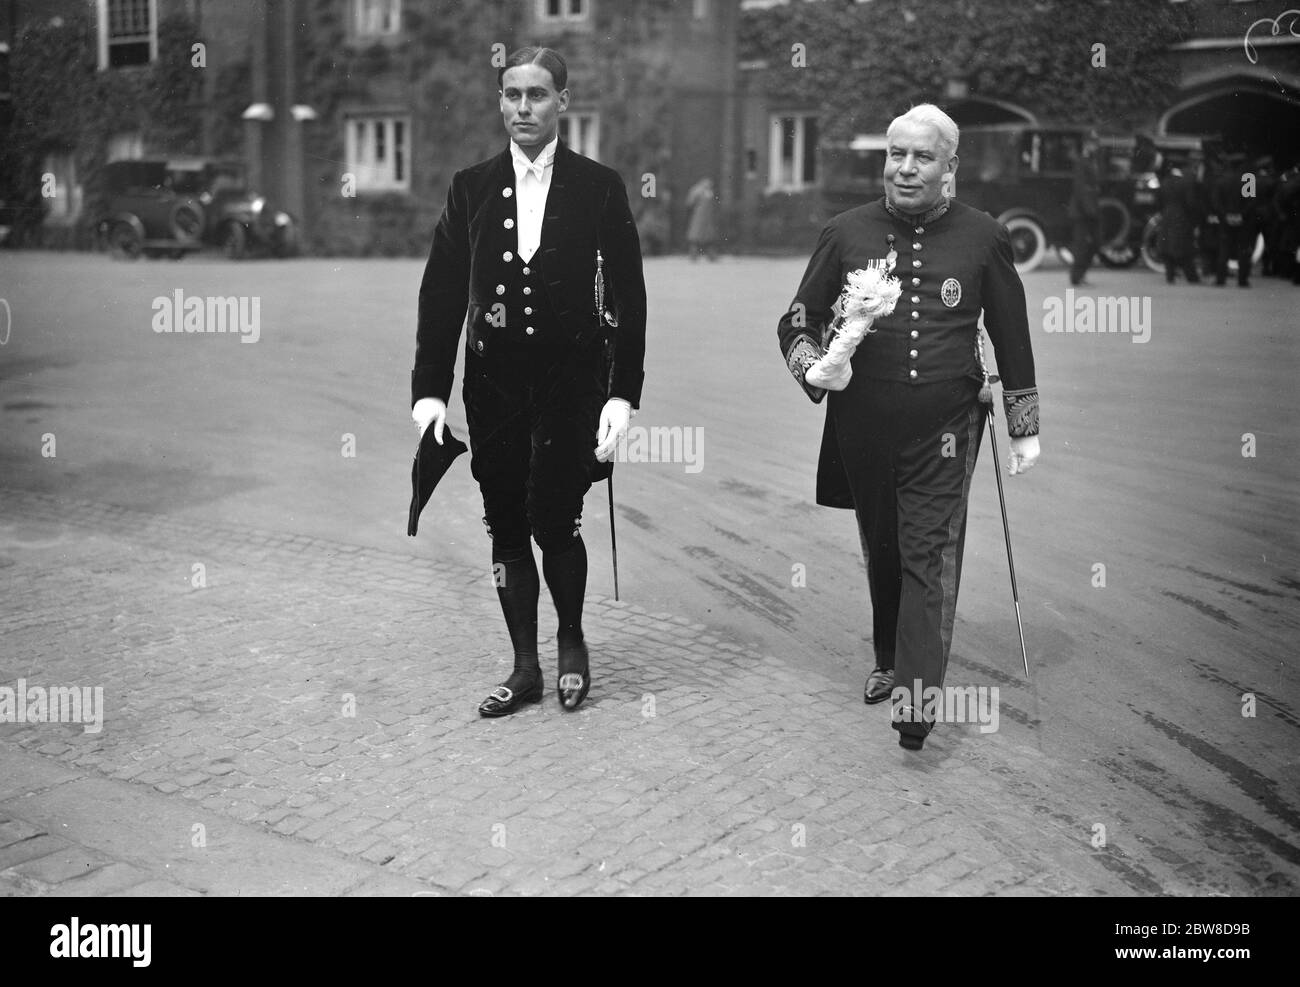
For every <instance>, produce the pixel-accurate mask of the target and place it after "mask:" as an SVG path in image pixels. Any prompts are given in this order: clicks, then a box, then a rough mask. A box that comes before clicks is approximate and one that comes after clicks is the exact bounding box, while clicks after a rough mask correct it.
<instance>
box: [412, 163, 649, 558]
mask: <svg viewBox="0 0 1300 987" xmlns="http://www.w3.org/2000/svg"><path fill="white" fill-rule="evenodd" d="M553 168H554V170H553V172H552V174H551V185H550V189H549V191H548V193H547V197H546V209H545V213H544V216H543V221H542V235H541V244H540V246H539V247H538V249H537V251H536V253H534V254H533V256H532V257H531V258H529V260H528V262H527V263H525V262H524V261H523V260H522V259H521V258H520V257H519V256H517V253H516V251H517V250H518V233H517V228H518V214H517V209H516V196H515V173H514V167H513V165H512V163H511V154H510V151H509V150H508V149H507V150H506V151H504V152H502V153H501V154H499V155H497V156H496V157H493V158H490V159H488V160H487V161H483V162H480V163H479V164H476V165H473V166H472V167H470V168H466V169H465V170H463V171H459V172H457V173H456V175H455V176H454V177H453V178H452V181H451V188H450V189H449V190H448V192H447V204H446V207H445V208H444V210H443V213H442V217H441V218H440V219H439V221H438V226H437V228H436V230H435V231H434V237H433V246H432V248H431V250H430V252H429V261H428V264H427V265H426V267H425V270H424V278H423V280H422V282H421V284H420V301H419V323H418V327H417V330H416V351H415V369H414V370H413V371H412V373H411V403H412V405H414V404H415V402H416V401H419V400H420V399H421V398H426V397H434V398H439V399H440V400H442V401H443V402H444V403H446V402H447V401H448V399H449V397H450V395H451V389H452V379H453V374H454V370H455V365H456V352H457V349H458V348H459V345H460V337H461V329H462V327H464V328H465V334H466V342H465V380H464V385H463V388H462V394H463V397H464V400H465V410H466V418H467V421H468V424H469V435H470V450H471V453H472V459H471V469H472V471H473V474H474V477H475V479H476V480H477V481H478V483H479V488H480V490H481V491H482V494H483V509H484V515H485V517H484V521H485V523H486V524H487V526H488V531H489V533H490V534H491V536H492V538H493V542H494V545H496V546H497V547H498V548H509V549H512V550H513V549H519V548H521V547H526V546H527V544H528V537H529V534H530V532H531V534H532V536H533V537H534V538H535V539H536V540H537V543H538V544H539V545H540V546H541V547H542V549H543V550H546V549H548V548H559V547H561V546H562V545H563V543H564V542H565V541H566V540H568V539H571V538H572V537H573V536H574V535H575V534H576V533H577V530H578V526H579V524H580V523H581V516H582V498H583V496H584V495H585V494H586V492H587V490H588V488H589V487H590V485H591V474H592V471H593V469H594V467H595V457H594V453H593V449H594V448H595V445H596V428H597V426H598V424H599V418H600V410H601V407H602V406H603V403H604V401H605V400H606V399H607V398H609V397H618V398H623V399H624V400H626V401H628V402H629V403H630V404H631V405H632V407H633V408H636V407H639V405H640V400H641V385H642V381H643V378H644V373H643V370H642V365H643V362H644V356H645V320H646V302H645V281H644V279H643V276H642V271H641V248H640V243H639V241H638V239H637V233H636V225H635V223H634V222H633V219H632V213H631V210H630V208H629V206H628V200H627V192H626V190H625V188H624V186H623V181H622V179H621V178H620V177H619V175H618V173H617V172H615V171H614V170H613V169H611V168H607V167H605V166H603V165H600V164H597V163H596V162H594V161H592V160H590V159H588V158H584V157H582V156H581V155H578V154H575V153H574V152H573V151H571V150H570V149H569V148H568V147H566V146H565V145H564V143H563V142H561V143H559V144H558V145H557V147H556V151H555V161H554V164H553ZM598 250H599V251H600V253H601V256H602V258H603V271H604V276H605V279H606V281H607V284H608V286H609V292H608V299H609V302H610V306H609V307H611V308H612V310H613V314H614V316H615V320H616V321H617V323H618V329H617V335H616V338H615V341H614V347H613V351H612V353H613V355H612V365H611V363H610V362H609V360H610V350H608V349H607V348H606V347H605V345H604V343H605V334H606V328H605V326H604V324H603V322H602V321H601V320H600V318H599V317H598V316H597V313H596V306H595V300H594V294H593V282H594V280H595V275H596V254H597V251H598Z"/></svg>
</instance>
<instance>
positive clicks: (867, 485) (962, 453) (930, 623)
mask: <svg viewBox="0 0 1300 987" xmlns="http://www.w3.org/2000/svg"><path fill="white" fill-rule="evenodd" d="M958 136H959V135H958V130H957V125H956V124H955V123H954V122H953V121H952V119H951V118H950V117H949V116H948V115H947V114H946V113H944V112H943V111H942V110H940V109H939V108H938V107H936V106H931V105H929V104H925V105H922V106H917V107H914V108H913V109H911V110H909V111H908V112H907V113H905V114H903V116H901V117H899V118H897V119H896V120H894V121H893V122H892V123H891V124H890V126H889V130H888V133H887V139H888V150H887V154H886V159H885V168H884V185H885V196H884V198H882V199H878V200H876V201H875V202H871V203H868V204H866V205H863V206H858V207H857V208H855V209H850V210H849V211H848V212H844V213H841V214H840V215H838V216H836V217H835V218H834V219H832V220H831V221H830V222H829V223H827V224H826V226H825V228H824V229H823V230H822V232H821V236H820V237H819V239H818V242H817V247H816V249H815V250H814V251H813V255H812V258H811V259H810V260H809V262H808V267H807V269H806V270H805V272H804V276H803V280H802V281H801V282H800V284H799V290H798V291H797V292H796V293H795V298H794V301H793V302H792V303H791V306H790V309H789V311H787V312H786V313H785V314H784V315H783V316H782V317H781V319H780V321H779V322H778V324H777V337H778V340H779V343H780V346H781V353H782V355H783V356H784V357H785V361H786V367H787V369H788V370H789V372H790V373H791V374H792V375H793V377H794V378H795V380H796V381H797V382H798V383H799V385H800V386H801V387H802V388H803V389H804V391H805V393H806V394H807V395H808V396H809V397H810V398H811V399H812V400H813V401H820V400H821V399H822V398H823V397H824V396H825V395H826V390H825V388H831V390H830V399H829V400H828V401H827V408H826V423H825V428H824V429H823V432H822V442H821V455H820V458H819V460H818V465H817V503H818V504H821V505H824V506H828V507H839V508H850V509H852V510H853V511H854V512H855V514H856V516H857V522H858V531H859V537H860V540H861V544H862V549H863V552H864V555H865V557H866V563H867V581H868V585H869V587H870V592H871V609H872V622H873V629H872V644H873V647H874V650H875V666H876V667H875V668H874V669H873V671H872V672H871V673H870V675H868V677H867V681H866V687H865V689H864V692H863V699H864V701H865V702H867V703H877V702H883V701H884V700H885V699H890V700H891V701H892V714H893V715H892V720H893V726H894V729H895V730H897V731H898V732H899V743H900V745H901V746H903V747H907V748H909V749H913V750H916V749H919V748H920V747H921V746H922V744H923V743H924V740H925V737H926V735H927V734H928V733H929V732H930V730H931V728H932V727H933V725H934V721H933V719H931V718H930V717H929V716H928V715H927V713H926V711H925V710H924V709H922V708H921V702H922V696H923V695H926V694H927V690H930V689H932V688H935V689H938V688H941V687H942V686H943V680H944V675H945V672H946V671H947V666H948V654H949V650H950V647H951V644H952V630H953V620H954V617H955V614H956V606H957V587H958V583H959V580H960V575H961V561H962V546H963V544H964V542H965V537H966V506H967V502H968V499H969V496H970V485H971V475H972V473H973V471H974V469H975V460H976V457H977V455H978V452H979V446H980V437H981V436H982V435H983V429H984V422H985V407H986V406H985V405H984V404H982V403H981V401H980V389H981V388H980V384H981V381H982V376H981V362H982V361H981V360H980V358H979V357H978V356H977V350H976V340H977V338H978V334H979V320H980V317H981V315H983V318H984V324H985V327H986V328H987V330H988V334H989V338H990V339H991V340H992V342H993V348H994V350H995V352H996V355H997V364H998V370H999V372H1000V373H1001V376H1002V381H1003V384H1004V387H1005V390H1004V391H1003V401H1004V406H1005V409H1006V415H1007V430H1008V433H1009V434H1010V436H1011V456H1010V467H1009V470H1010V472H1011V473H1012V474H1018V473H1023V472H1025V471H1026V470H1028V469H1029V468H1030V467H1031V466H1033V464H1034V462H1035V461H1036V460H1037V459H1038V455H1039V449H1038V388H1037V384H1036V383H1035V379H1034V357H1033V351H1032V348H1031V345H1030V338H1029V321H1028V317H1027V313H1026V310H1025V292H1024V287H1023V285H1022V284H1021V281H1020V276H1019V275H1018V274H1017V273H1016V266H1015V259H1014V256H1013V254H1012V249H1011V238H1010V236H1009V234H1008V233H1007V230H1006V228H1005V227H1004V226H1002V225H1001V224H1000V223H998V222H997V221H996V220H995V219H993V217H991V216H989V215H988V214H987V213H984V212H981V211H980V210H978V209H973V208H971V207H970V206H966V205H963V204H962V203H960V202H958V201H956V200H955V199H952V198H951V197H949V195H948V194H947V190H948V189H949V188H950V186H951V183H952V181H953V178H954V176H955V174H956V171H957V141H958ZM873 266H875V267H885V268H887V269H894V270H896V272H897V276H898V277H899V278H900V280H901V287H902V292H903V293H902V295H901V296H900V297H899V300H898V304H897V307H896V308H895V310H894V312H893V314H891V315H888V316H882V317H880V318H877V319H876V321H875V324H874V326H873V331H872V332H869V333H868V334H867V335H866V336H865V337H864V338H863V340H862V342H861V343H859V344H858V347H857V350H856V352H855V353H854V354H853V357H852V360H851V364H850V367H851V375H850V376H849V377H848V378H847V382H845V380H844V378H843V377H842V376H841V377H838V378H834V379H832V377H829V376H828V375H827V365H826V361H825V359H824V355H823V350H822V345H823V344H822V340H823V336H824V333H825V331H826V327H827V326H828V325H829V324H830V323H831V319H832V312H831V307H832V305H833V304H834V303H835V302H836V300H837V299H838V297H839V295H840V292H841V290H842V288H843V286H844V284H845V280H846V278H847V276H848V274H849V273H850V272H851V271H857V270H860V269H865V268H868V267H873ZM918 693H919V694H918Z"/></svg>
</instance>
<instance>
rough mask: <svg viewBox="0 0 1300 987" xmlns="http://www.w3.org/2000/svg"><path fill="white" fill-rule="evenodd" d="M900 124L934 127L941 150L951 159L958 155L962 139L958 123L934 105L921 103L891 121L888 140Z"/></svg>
mask: <svg viewBox="0 0 1300 987" xmlns="http://www.w3.org/2000/svg"><path fill="white" fill-rule="evenodd" d="M900 123H902V124H907V123H919V124H925V125H926V126H930V127H933V128H934V129H935V130H936V131H937V132H938V134H939V149H940V150H941V151H943V153H944V154H945V155H947V156H948V157H950V158H951V157H952V156H953V155H954V154H956V153H957V141H958V138H959V137H960V132H959V131H958V130H957V122H956V121H955V120H953V118H952V117H950V116H948V114H947V113H944V112H943V110H941V109H939V107H937V106H935V105H934V104H933V103H921V104H920V105H919V106H913V107H912V108H911V109H910V110H908V111H907V112H906V113H904V114H903V115H902V116H897V117H894V119H893V120H891V121H889V129H888V130H886V131H885V137H886V139H889V138H891V137H893V134H894V128H895V127H897V126H898V125H899V124H900Z"/></svg>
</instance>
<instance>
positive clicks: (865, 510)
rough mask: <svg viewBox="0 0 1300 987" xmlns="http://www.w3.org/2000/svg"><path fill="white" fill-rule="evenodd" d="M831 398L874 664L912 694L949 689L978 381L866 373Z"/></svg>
mask: <svg viewBox="0 0 1300 987" xmlns="http://www.w3.org/2000/svg"><path fill="white" fill-rule="evenodd" d="M830 399H831V401H832V403H833V414H834V417H835V431H836V439H837V441H838V442H839V448H840V454H841V456H842V457H843V461H844V465H845V469H846V471H847V473H848V478H849V487H850V489H851V490H852V493H853V503H854V509H855V513H856V514H857V519H858V530H859V535H860V537H861V540H862V551H863V555H864V557H865V559H866V563H867V579H868V583H869V585H870V589H871V609H872V621H873V628H872V643H873V645H874V648H875V654H876V663H877V664H878V665H879V666H880V667H882V668H893V669H894V670H895V678H894V681H895V682H896V683H897V685H899V686H906V687H907V688H908V689H909V690H911V689H912V688H913V684H914V682H915V680H918V679H919V680H920V681H921V683H922V687H923V688H927V687H929V686H942V685H943V679H944V673H945V672H946V671H947V667H948V653H949V650H950V648H951V646H952V628H953V621H954V618H955V616H956V611H957V586H958V581H959V579H960V576H961V560H962V547H963V545H964V543H965V540H966V504H967V501H968V499H969V496H970V482H971V475H972V473H973V472H974V470H975V460H976V457H977V456H978V454H979V447H980V439H981V438H982V436H983V434H984V413H983V412H984V408H983V406H982V405H981V404H980V403H979V384H978V383H976V382H975V381H973V380H970V379H967V378H961V379H958V380H947V381H938V382H935V383H933V384H917V385H912V384H904V383H896V382H893V381H880V380H869V379H867V378H866V377H865V376H863V375H860V374H859V375H855V376H854V377H853V379H852V380H851V381H850V382H849V386H848V387H847V388H846V389H845V390H843V391H840V392H832V394H831V395H830ZM919 701H920V697H917V702H916V704H917V705H919Z"/></svg>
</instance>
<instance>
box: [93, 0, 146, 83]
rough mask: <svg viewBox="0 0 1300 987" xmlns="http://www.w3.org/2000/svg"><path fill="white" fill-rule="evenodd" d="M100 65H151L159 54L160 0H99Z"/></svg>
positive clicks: (96, 1)
mask: <svg viewBox="0 0 1300 987" xmlns="http://www.w3.org/2000/svg"><path fill="white" fill-rule="evenodd" d="M95 6H96V10H97V12H98V14H99V67H100V68H101V69H109V68H114V69H115V68H121V67H123V66H128V65H148V64H149V63H150V62H152V61H153V60H154V59H155V58H157V57H158V0H95Z"/></svg>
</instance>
